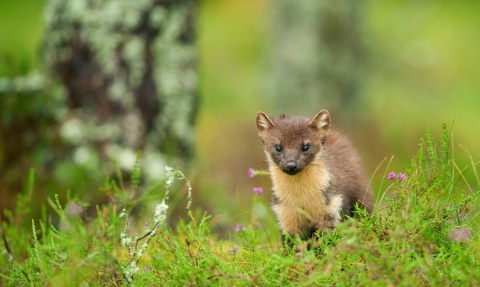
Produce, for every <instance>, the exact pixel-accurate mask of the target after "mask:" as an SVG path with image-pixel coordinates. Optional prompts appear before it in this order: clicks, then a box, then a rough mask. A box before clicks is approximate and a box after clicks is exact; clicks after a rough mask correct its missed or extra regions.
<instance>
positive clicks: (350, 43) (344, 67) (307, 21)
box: [269, 0, 361, 114]
mask: <svg viewBox="0 0 480 287" xmlns="http://www.w3.org/2000/svg"><path fill="white" fill-rule="evenodd" d="M272 5H273V15H272V29H271V38H270V51H269V55H270V56H269V58H270V61H269V63H270V68H269V72H270V74H271V79H270V85H269V86H270V87H271V90H270V94H271V97H272V99H273V102H274V103H275V105H276V106H275V108H276V109H278V110H281V111H285V110H284V109H286V108H287V107H288V110H286V111H285V112H288V113H302V114H305V113H307V112H309V113H311V114H313V113H314V112H316V111H318V110H319V109H322V108H327V109H329V110H331V111H332V112H333V113H336V112H339V111H340V110H342V111H345V110H351V109H353V107H355V103H356V97H357V86H358V82H359V71H360V70H359V67H360V63H361V61H360V51H361V49H360V44H359V31H358V23H357V16H356V15H357V13H358V11H357V10H358V9H357V6H358V5H359V4H358V3H357V2H356V1H351V0H341V1H318V0H304V1H291V0H278V1H273V2H272Z"/></svg>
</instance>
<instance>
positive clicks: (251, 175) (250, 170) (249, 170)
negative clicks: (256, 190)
mask: <svg viewBox="0 0 480 287" xmlns="http://www.w3.org/2000/svg"><path fill="white" fill-rule="evenodd" d="M253 176H254V174H253V168H249V169H248V177H249V178H252V177H253Z"/></svg>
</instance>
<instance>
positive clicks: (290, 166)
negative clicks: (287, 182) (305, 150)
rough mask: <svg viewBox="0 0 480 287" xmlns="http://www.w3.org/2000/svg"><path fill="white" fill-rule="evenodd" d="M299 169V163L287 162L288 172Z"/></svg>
mask: <svg viewBox="0 0 480 287" xmlns="http://www.w3.org/2000/svg"><path fill="white" fill-rule="evenodd" d="M296 169H297V163H296V162H294V161H288V162H287V170H288V171H295V170H296Z"/></svg>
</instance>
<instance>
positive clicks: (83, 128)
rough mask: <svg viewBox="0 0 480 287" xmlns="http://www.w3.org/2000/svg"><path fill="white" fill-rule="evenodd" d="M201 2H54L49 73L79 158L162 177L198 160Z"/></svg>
mask: <svg viewBox="0 0 480 287" xmlns="http://www.w3.org/2000/svg"><path fill="white" fill-rule="evenodd" d="M195 14H196V3H195V1H192V0H179V1H173V0H170V1H162V0H136V1H131V0H99V1H87V0H78V1H63V0H49V1H47V7H46V13H45V19H46V22H47V23H46V35H45V41H44V55H45V64H46V67H47V69H48V70H49V71H50V73H51V76H52V77H53V78H54V79H57V80H58V81H60V83H61V85H62V86H63V87H64V88H65V91H66V95H67V107H68V109H67V110H66V113H65V114H64V118H63V120H62V124H61V128H60V135H61V137H62V138H63V139H64V140H65V141H66V142H68V143H69V144H70V145H71V147H72V152H73V156H74V157H73V158H74V159H75V160H76V161H79V162H82V161H84V160H86V158H91V157H92V156H93V157H94V158H95V159H96V160H98V161H99V162H110V163H111V162H113V160H116V161H117V162H118V164H119V166H120V168H125V169H129V168H131V166H132V165H133V161H134V158H135V153H136V151H137V150H142V160H141V163H142V164H143V165H144V171H145V173H146V174H147V176H148V175H149V173H151V175H152V176H154V177H156V178H158V177H159V176H161V175H162V173H163V163H165V162H172V161H173V164H181V163H185V162H187V161H188V160H189V159H190V158H191V157H192V155H193V137H194V134H193V124H194V119H195V115H196V111H197V94H196V90H197V73H196V48H195V25H194V24H195V16H196V15H195Z"/></svg>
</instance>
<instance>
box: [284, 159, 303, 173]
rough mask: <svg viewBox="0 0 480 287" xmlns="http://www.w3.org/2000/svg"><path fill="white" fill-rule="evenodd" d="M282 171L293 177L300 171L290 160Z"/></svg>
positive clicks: (295, 163)
mask: <svg viewBox="0 0 480 287" xmlns="http://www.w3.org/2000/svg"><path fill="white" fill-rule="evenodd" d="M283 171H284V172H285V173H287V174H289V175H295V174H297V173H298V172H299V171H300V169H299V168H298V166H297V162H296V161H294V160H291V161H287V163H286V164H285V168H284V169H283Z"/></svg>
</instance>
